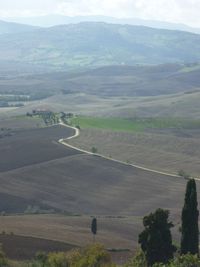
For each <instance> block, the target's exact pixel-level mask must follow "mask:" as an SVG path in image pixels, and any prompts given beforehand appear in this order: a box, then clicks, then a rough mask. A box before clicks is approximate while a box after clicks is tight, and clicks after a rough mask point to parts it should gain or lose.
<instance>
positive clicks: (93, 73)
mask: <svg viewBox="0 0 200 267" xmlns="http://www.w3.org/2000/svg"><path fill="white" fill-rule="evenodd" d="M199 90H200V65H198V64H187V65H181V64H163V65H158V66H107V67H101V68H97V69H93V70H87V71H82V72H74V73H73V72H51V73H47V74H42V75H28V76H19V77H15V76H14V77H8V78H4V79H1V80H0V93H2V94H5V93H7V94H28V95H31V96H32V97H37V96H41V97H43V96H50V95H57V94H64V95H70V94H77V93H78V94H80V93H82V94H89V95H95V96H101V97H102V96H103V97H105V96H107V97H108V96H129V97H130V96H133V97H134V96H159V95H169V94H177V93H186V94H190V93H193V92H198V91H199ZM36 99H37V98H36Z"/></svg>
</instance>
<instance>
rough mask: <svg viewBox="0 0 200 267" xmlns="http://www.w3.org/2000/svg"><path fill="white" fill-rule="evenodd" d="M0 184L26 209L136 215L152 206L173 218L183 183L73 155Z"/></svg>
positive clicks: (1, 176) (2, 177) (3, 176)
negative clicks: (26, 205) (23, 202)
mask: <svg viewBox="0 0 200 267" xmlns="http://www.w3.org/2000/svg"><path fill="white" fill-rule="evenodd" d="M64 148H65V147H64ZM66 151H68V149H67V148H66ZM0 184H1V187H0V193H4V194H9V195H12V196H16V197H20V198H23V199H26V201H27V202H30V205H31V203H32V201H33V200H34V201H35V200H37V202H39V203H40V204H41V205H46V206H48V207H51V208H53V209H56V210H60V211H64V212H70V213H76V214H94V215H95V214H96V215H134V216H142V215H144V214H146V213H148V212H149V211H152V210H154V209H155V208H158V207H161V208H168V209H170V210H171V211H172V212H173V213H177V211H179V210H180V208H181V207H182V203H183V199H184V191H185V185H186V181H185V180H184V179H183V178H175V177H171V176H167V175H161V174H156V173H152V172H148V171H144V170H140V169H138V168H134V167H132V166H128V165H124V164H120V163H116V162H112V161H109V160H106V159H103V158H100V157H98V156H91V155H85V154H75V155H72V156H67V157H63V158H60V159H56V160H52V161H48V162H44V163H41V164H36V165H32V166H26V167H23V168H18V169H15V170H11V171H7V172H3V173H0ZM4 201H5V202H6V199H5V200H4ZM1 202H3V199H2V201H1ZM39 206H40V205H39Z"/></svg>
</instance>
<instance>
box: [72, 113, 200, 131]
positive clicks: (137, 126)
mask: <svg viewBox="0 0 200 267" xmlns="http://www.w3.org/2000/svg"><path fill="white" fill-rule="evenodd" d="M70 123H71V124H72V125H73V126H79V127H80V128H81V129H89V128H95V129H108V130H113V131H126V132H130V131H131V132H143V131H144V130H145V129H166V128H176V129H177V128H178V129H182V128H183V129H187V128H200V120H188V119H178V118H149V119H148V118H145V119H120V118H119V119H118V118H98V117H86V116H78V117H75V118H73V119H72V120H71V121H70Z"/></svg>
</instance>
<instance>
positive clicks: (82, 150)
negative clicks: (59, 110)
mask: <svg viewBox="0 0 200 267" xmlns="http://www.w3.org/2000/svg"><path fill="white" fill-rule="evenodd" d="M59 124H60V125H62V126H64V127H68V128H71V129H73V130H74V131H75V134H74V135H73V136H70V137H68V138H64V139H63V138H62V139H60V140H58V142H59V143H60V144H62V145H64V146H67V147H69V148H73V149H75V150H77V151H80V152H83V153H86V154H88V155H95V156H99V157H101V158H104V159H107V160H110V161H114V162H117V163H121V164H124V165H127V166H132V167H134V168H137V169H140V170H144V171H148V172H152V173H157V174H162V175H166V176H171V177H175V178H180V177H181V176H179V175H177V174H172V173H168V172H162V171H157V170H154V169H150V168H146V167H142V166H140V165H136V164H132V163H126V162H124V161H121V160H117V159H113V158H109V157H106V156H104V155H101V154H98V153H92V152H90V151H87V150H84V149H80V148H78V147H75V146H72V145H70V144H68V143H67V142H66V141H68V140H71V139H73V138H76V137H78V136H79V135H80V130H79V129H77V128H75V127H72V126H69V125H66V124H65V123H63V122H62V121H61V120H60V122H59ZM194 179H195V180H196V181H200V178H194Z"/></svg>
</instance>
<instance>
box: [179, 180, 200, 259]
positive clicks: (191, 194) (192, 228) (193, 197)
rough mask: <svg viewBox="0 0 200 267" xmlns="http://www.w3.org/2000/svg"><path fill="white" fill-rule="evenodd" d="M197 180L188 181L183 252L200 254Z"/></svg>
mask: <svg viewBox="0 0 200 267" xmlns="http://www.w3.org/2000/svg"><path fill="white" fill-rule="evenodd" d="M197 206H198V202H197V191H196V182H195V180H194V179H191V180H189V181H188V182H187V186H186V193H185V203H184V206H183V210H182V227H181V233H182V236H181V254H186V253H191V254H199V226H198V218H199V211H198V209H197Z"/></svg>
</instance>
